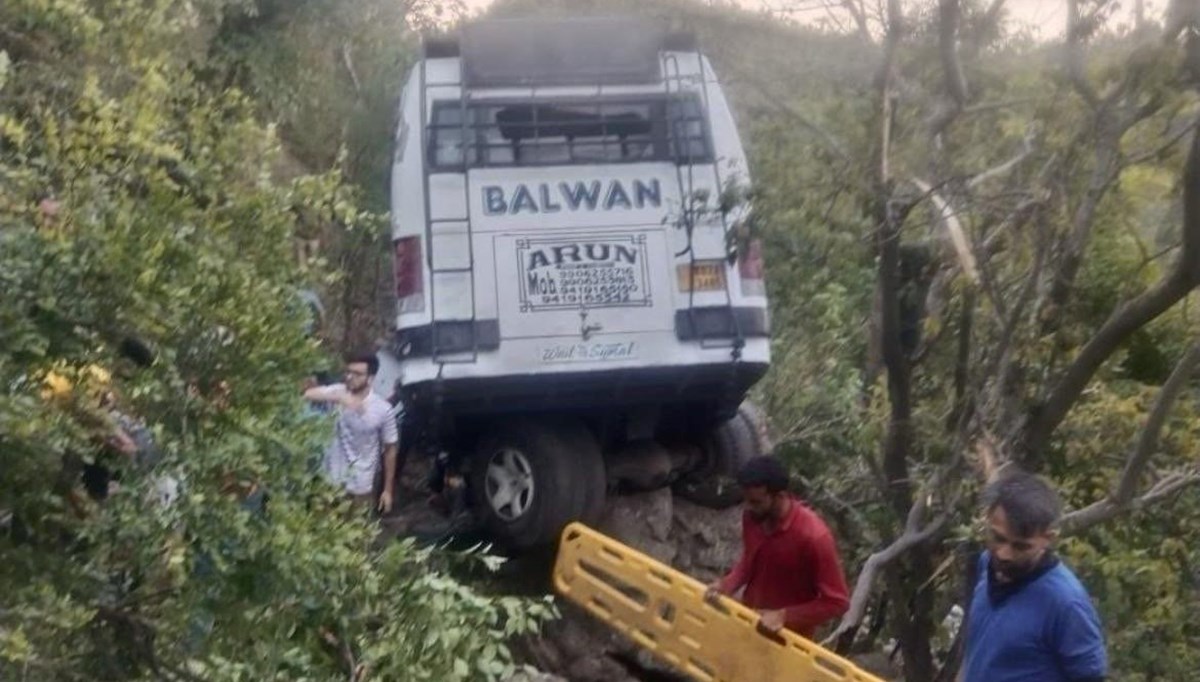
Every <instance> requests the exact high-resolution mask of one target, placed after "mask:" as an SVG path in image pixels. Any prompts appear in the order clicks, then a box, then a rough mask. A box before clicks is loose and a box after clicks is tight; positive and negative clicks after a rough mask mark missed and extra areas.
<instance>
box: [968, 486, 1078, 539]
mask: <svg viewBox="0 0 1200 682" xmlns="http://www.w3.org/2000/svg"><path fill="white" fill-rule="evenodd" d="M997 507H1000V508H1001V509H1003V510H1004V515H1005V516H1007V517H1008V525H1009V527H1011V528H1012V529H1013V531H1014V532H1016V533H1017V535H1020V536H1021V537H1026V538H1027V537H1030V536H1032V535H1037V534H1039V533H1044V532H1046V531H1048V530H1050V529H1051V528H1053V527H1054V526H1055V524H1057V523H1058V519H1059V518H1060V517H1061V516H1062V500H1060V499H1059V497H1058V492H1057V491H1056V490H1054V487H1053V486H1051V485H1050V483H1049V482H1048V481H1046V479H1044V478H1042V477H1041V476H1037V475H1035V474H1031V473H1028V472H1025V471H1013V472H1011V473H1006V474H1002V475H1001V477H1000V478H999V479H997V480H995V481H992V482H991V483H989V484H988V486H987V488H985V489H984V491H983V508H984V511H986V512H987V513H989V514H990V513H991V512H992V511H994V510H995V509H996V508H997Z"/></svg>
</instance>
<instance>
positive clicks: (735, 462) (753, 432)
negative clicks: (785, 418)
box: [674, 400, 772, 509]
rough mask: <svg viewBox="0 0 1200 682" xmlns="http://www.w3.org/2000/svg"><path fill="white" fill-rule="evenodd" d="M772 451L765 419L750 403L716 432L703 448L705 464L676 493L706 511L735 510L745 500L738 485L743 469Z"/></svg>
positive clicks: (744, 403) (710, 436)
mask: <svg viewBox="0 0 1200 682" xmlns="http://www.w3.org/2000/svg"><path fill="white" fill-rule="evenodd" d="M771 450H772V445H771V440H770V434H769V432H768V429H767V422H766V418H765V415H763V412H762V410H760V409H759V408H758V406H757V405H755V404H754V403H751V402H750V401H748V400H747V401H745V402H743V403H742V404H741V406H739V407H738V411H737V414H735V415H734V416H733V417H730V418H729V419H727V420H725V421H724V422H722V423H721V424H720V425H719V426H717V428H715V429H713V431H712V433H711V434H710V435H709V437H708V438H707V440H706V442H705V444H704V454H705V457H704V463H703V464H702V465H701V466H700V467H699V468H698V469H696V470H695V471H693V472H691V473H689V474H687V475H686V476H684V477H683V478H681V479H680V480H679V481H678V482H677V483H676V484H675V487H674V493H675V494H676V495H678V496H680V497H682V498H683V499H685V500H688V501H690V502H694V503H696V504H698V505H700V506H703V507H710V508H713V509H727V508H729V507H732V506H734V505H736V504H738V503H739V502H741V499H742V495H741V490H740V488H739V487H738V485H737V475H738V472H739V471H741V468H742V466H743V465H745V464H746V462H749V461H750V460H751V459H753V458H755V457H760V456H762V455H769V454H770V453H771Z"/></svg>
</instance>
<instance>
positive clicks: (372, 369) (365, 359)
mask: <svg viewBox="0 0 1200 682" xmlns="http://www.w3.org/2000/svg"><path fill="white" fill-rule="evenodd" d="M356 362H361V363H363V364H364V365H366V366H367V374H368V375H370V376H375V375H376V374H378V373H379V358H377V357H375V354H374V353H357V354H355V355H351V356H349V357H347V358H346V364H347V365H352V364H354V363H356Z"/></svg>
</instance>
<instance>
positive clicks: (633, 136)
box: [392, 19, 769, 547]
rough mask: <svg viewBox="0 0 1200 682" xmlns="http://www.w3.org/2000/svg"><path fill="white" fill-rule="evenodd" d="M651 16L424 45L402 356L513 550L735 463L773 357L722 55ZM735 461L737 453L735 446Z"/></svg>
mask: <svg viewBox="0 0 1200 682" xmlns="http://www.w3.org/2000/svg"><path fill="white" fill-rule="evenodd" d="M694 43H695V41H694V40H693V39H690V38H688V37H686V36H680V35H677V34H669V33H668V32H666V31H665V30H663V28H662V27H660V26H657V25H653V24H649V23H647V22H646V21H644V20H629V19H583V20H579V19H574V20H504V21H481V22H477V23H474V24H470V25H467V26H466V27H464V28H463V29H462V30H461V32H460V33H459V34H458V35H456V36H455V37H453V38H449V39H447V38H442V39H439V40H426V42H425V44H424V46H423V54H422V58H421V59H420V61H419V62H418V63H417V64H416V66H415V67H414V68H413V69H412V71H411V72H410V74H409V76H408V80H407V83H406V85H405V87H404V90H403V95H402V98H401V104H400V124H399V129H398V133H397V138H396V151H395V159H394V167H393V174H392V239H393V242H392V243H393V248H394V266H395V284H396V294H397V297H398V311H397V317H396V331H395V338H394V346H393V348H392V351H393V354H394V355H395V357H396V358H397V359H398V360H399V365H400V368H401V372H402V376H403V383H404V395H405V400H406V405H407V407H408V409H409V410H410V411H411V412H413V413H414V414H415V416H416V417H417V420H416V421H417V423H419V428H420V430H421V431H422V432H424V434H425V435H427V436H429V437H431V438H433V439H435V440H436V441H437V442H438V444H439V447H441V448H444V449H445V450H446V451H448V452H450V453H452V454H454V455H455V459H456V460H457V461H458V462H459V463H460V464H461V466H462V468H463V469H464V470H465V471H466V472H467V480H468V482H469V488H470V490H471V494H472V499H473V500H474V502H475V504H476V507H477V513H478V514H480V516H481V517H482V520H483V521H485V522H486V524H487V526H488V527H489V528H490V529H491V531H492V532H493V534H494V535H495V536H496V537H497V538H498V539H500V540H502V541H505V542H507V543H508V544H510V545H512V546H517V547H521V546H529V545H534V544H539V543H543V542H546V541H549V540H552V539H554V538H555V537H556V536H557V534H558V532H559V531H560V530H561V528H562V527H563V526H564V525H565V524H566V523H567V522H568V521H570V520H574V519H584V520H594V519H595V517H596V516H597V515H598V514H600V513H601V511H602V509H603V503H604V499H605V495H606V494H607V493H611V492H616V491H618V490H619V489H621V488H623V487H630V486H643V487H644V486H650V485H662V484H666V483H668V482H672V481H677V480H679V479H680V478H682V477H685V476H688V475H689V474H690V477H691V478H690V480H692V481H696V480H699V479H700V478H704V477H708V476H710V475H715V474H720V473H729V471H728V470H729V469H730V468H731V467H733V466H734V465H735V464H736V462H737V461H741V460H742V459H744V458H745V457H747V456H749V455H752V454H754V453H755V452H756V451H758V450H761V449H762V447H763V444H762V443H761V442H756V444H754V445H753V446H751V445H748V443H750V442H751V441H754V440H755V439H754V437H753V434H752V433H751V432H755V426H756V424H755V423H754V419H753V418H752V417H751V416H750V415H748V414H741V415H740V416H739V405H741V404H742V402H743V400H744V398H745V395H746V392H747V391H748V390H749V388H750V387H751V386H752V385H753V384H754V383H755V382H756V381H757V380H758V379H759V378H760V377H761V376H762V375H763V373H764V372H765V371H766V369H767V366H768V360H769V340H768V327H769V323H768V314H767V301H766V296H765V289H764V284H763V265H762V254H761V249H760V248H759V247H758V246H757V244H756V243H745V242H744V241H741V242H740V241H739V240H738V239H735V238H734V237H733V236H731V235H734V234H735V233H736V232H737V231H736V229H735V228H736V226H737V224H738V221H739V220H741V219H743V218H744V216H745V215H746V211H747V208H746V207H745V206H743V205H733V206H728V205H726V206H721V205H720V204H721V203H722V202H721V198H722V197H725V196H728V195H730V194H731V190H732V189H733V188H735V187H739V186H740V187H745V186H748V182H749V177H748V175H747V169H746V159H745V154H744V153H743V150H742V146H741V142H740V140H739V138H738V133H737V129H736V127H735V125H734V119H733V116H732V114H731V112H730V108H729V105H728V103H727V102H726V99H725V96H724V94H723V93H722V91H721V87H720V85H719V84H718V82H717V79H716V76H715V74H714V73H713V70H712V68H711V66H710V65H709V62H708V60H707V59H706V58H705V57H704V56H703V55H701V54H700V53H699V51H698V50H697V49H696V48H695V44H694ZM735 450H736V452H735Z"/></svg>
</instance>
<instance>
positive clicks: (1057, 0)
mask: <svg viewBox="0 0 1200 682" xmlns="http://www.w3.org/2000/svg"><path fill="white" fill-rule="evenodd" d="M696 1H697V2H704V1H705V0H696ZM466 3H467V6H468V7H469V8H471V9H472V10H476V11H477V10H480V9H483V8H485V7H487V6H488V5H490V4H491V3H492V0H466ZM736 3H737V4H739V5H742V6H743V7H746V8H747V9H752V10H758V9H779V8H783V7H810V8H817V9H813V10H808V11H802V12H797V13H795V14H794V15H793V16H795V17H796V18H797V20H799V21H816V20H818V19H820V18H822V17H823V16H825V14H824V12H825V10H823V9H820V6H821V5H822V4H823V3H822V2H821V1H820V0H736ZM1005 4H1006V5H1007V7H1008V10H1009V13H1010V16H1011V17H1013V18H1014V19H1016V20H1018V21H1020V22H1022V23H1026V24H1028V25H1029V26H1030V27H1032V28H1033V29H1034V31H1035V33H1036V35H1039V36H1040V37H1042V38H1054V37H1059V36H1061V35H1062V34H1063V29H1064V28H1065V26H1066V14H1067V12H1066V8H1067V3H1066V0H1007V2H1006V3H1005ZM1122 4H1124V5H1127V6H1128V7H1129V8H1132V6H1133V0H1127V1H1126V2H1124V3H1122ZM1145 4H1146V13H1147V16H1150V17H1153V16H1156V14H1157V13H1158V12H1161V11H1162V8H1163V7H1164V6H1165V4H1166V0H1145ZM1131 11H1132V10H1130V9H1127V10H1126V11H1125V15H1126V16H1128V14H1129V13H1130V12H1131Z"/></svg>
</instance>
